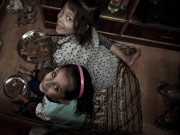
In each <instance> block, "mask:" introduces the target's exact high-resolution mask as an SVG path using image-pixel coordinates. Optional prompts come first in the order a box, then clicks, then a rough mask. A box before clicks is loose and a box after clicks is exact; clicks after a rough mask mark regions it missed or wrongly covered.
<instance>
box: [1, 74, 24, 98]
mask: <svg viewBox="0 0 180 135" xmlns="http://www.w3.org/2000/svg"><path fill="white" fill-rule="evenodd" d="M3 92H4V94H5V95H6V96H7V97H9V98H14V97H15V96H16V95H18V94H22V95H25V94H26V92H27V81H26V79H25V78H24V77H22V76H20V75H12V76H9V77H8V78H7V79H6V80H5V81H4V84H3Z"/></svg>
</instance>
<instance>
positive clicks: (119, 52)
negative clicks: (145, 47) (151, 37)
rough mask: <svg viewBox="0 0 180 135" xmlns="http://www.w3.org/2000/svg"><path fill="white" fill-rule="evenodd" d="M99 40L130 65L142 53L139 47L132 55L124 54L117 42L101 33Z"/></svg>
mask: <svg viewBox="0 0 180 135" xmlns="http://www.w3.org/2000/svg"><path fill="white" fill-rule="evenodd" d="M99 42H100V45H103V46H105V47H106V48H107V49H109V50H110V52H111V53H112V54H114V55H116V56H117V57H118V58H119V59H121V60H122V61H124V62H125V63H126V64H127V65H128V66H132V65H133V64H134V61H135V60H136V59H137V58H138V57H139V56H140V55H141V51H140V49H137V51H136V52H135V53H134V54H132V55H126V54H124V53H123V51H122V50H120V49H119V48H118V46H117V43H116V42H115V41H113V40H111V39H109V38H106V37H104V36H102V35H100V34H99Z"/></svg>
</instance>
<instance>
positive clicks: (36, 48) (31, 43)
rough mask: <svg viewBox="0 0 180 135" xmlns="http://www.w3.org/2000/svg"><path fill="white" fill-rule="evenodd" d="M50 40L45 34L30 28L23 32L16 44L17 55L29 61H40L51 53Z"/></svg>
mask: <svg viewBox="0 0 180 135" xmlns="http://www.w3.org/2000/svg"><path fill="white" fill-rule="evenodd" d="M51 44H52V40H51V39H50V36H48V35H47V34H45V33H43V32H41V31H37V30H31V31H29V32H27V33H25V34H24V35H23V36H22V37H21V39H20V41H19V43H18V46H17V49H18V53H19V56H20V57H21V58H23V59H24V60H25V61H27V62H30V63H34V64H36V63H40V62H42V61H44V60H45V59H46V58H47V57H48V56H49V54H50V53H51V50H52V49H51V48H52V45H51Z"/></svg>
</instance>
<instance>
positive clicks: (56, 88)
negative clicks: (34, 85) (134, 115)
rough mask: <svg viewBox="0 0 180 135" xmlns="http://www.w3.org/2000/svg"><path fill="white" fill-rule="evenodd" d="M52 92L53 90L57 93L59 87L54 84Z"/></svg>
mask: <svg viewBox="0 0 180 135" xmlns="http://www.w3.org/2000/svg"><path fill="white" fill-rule="evenodd" d="M54 90H55V91H56V92H58V91H59V87H58V86H57V85H56V84H55V85H54Z"/></svg>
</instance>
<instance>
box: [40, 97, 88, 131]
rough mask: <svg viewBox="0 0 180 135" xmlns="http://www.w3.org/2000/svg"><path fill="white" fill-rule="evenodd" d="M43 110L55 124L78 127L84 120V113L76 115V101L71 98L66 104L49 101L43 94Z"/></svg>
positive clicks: (64, 126)
mask: <svg viewBox="0 0 180 135" xmlns="http://www.w3.org/2000/svg"><path fill="white" fill-rule="evenodd" d="M42 104H43V105H42V106H43V109H42V110H43V112H44V113H45V114H46V116H47V117H49V118H50V119H51V121H52V122H54V124H55V126H57V127H63V128H72V129H79V128H81V126H82V125H83V123H84V121H85V117H86V115H85V114H81V115H78V116H76V115H75V111H76V106H77V101H76V100H71V101H70V103H69V104H68V105H65V104H61V103H55V102H51V101H49V100H48V99H47V97H46V96H44V99H43V103H42Z"/></svg>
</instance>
